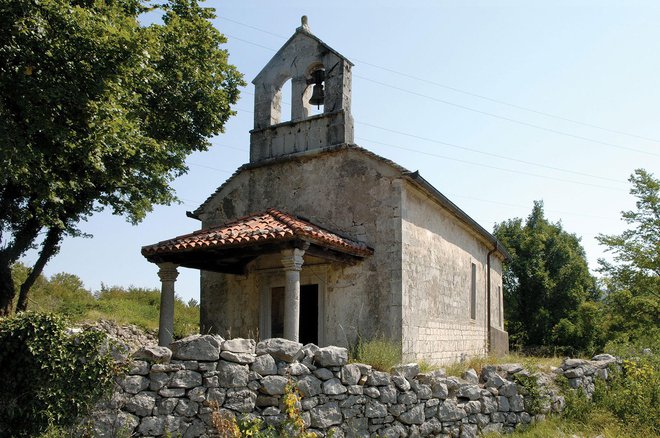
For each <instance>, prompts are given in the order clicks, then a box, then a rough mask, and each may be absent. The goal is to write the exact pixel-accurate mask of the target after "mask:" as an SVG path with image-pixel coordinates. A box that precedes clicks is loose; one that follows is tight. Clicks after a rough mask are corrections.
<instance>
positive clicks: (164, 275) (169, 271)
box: [158, 262, 179, 282]
mask: <svg viewBox="0 0 660 438" xmlns="http://www.w3.org/2000/svg"><path fill="white" fill-rule="evenodd" d="M178 267H179V265H177V264H176V263H170V262H166V263H159V264H158V277H159V278H160V281H161V282H164V281H176V278H177V277H178V276H179V271H178V270H177V268H178Z"/></svg>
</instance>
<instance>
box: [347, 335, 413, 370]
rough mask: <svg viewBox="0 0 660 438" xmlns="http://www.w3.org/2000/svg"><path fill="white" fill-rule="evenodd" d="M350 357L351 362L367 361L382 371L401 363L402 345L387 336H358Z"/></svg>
mask: <svg viewBox="0 0 660 438" xmlns="http://www.w3.org/2000/svg"><path fill="white" fill-rule="evenodd" d="M350 359H351V362H360V363H366V364H369V365H371V366H372V367H374V368H375V369H377V370H380V371H389V370H390V369H392V367H393V366H395V365H398V364H400V363H401V346H400V345H399V344H397V343H395V342H393V341H391V340H389V339H385V338H375V339H371V340H364V339H362V338H358V340H357V343H356V344H355V346H353V347H352V348H351V358H350Z"/></svg>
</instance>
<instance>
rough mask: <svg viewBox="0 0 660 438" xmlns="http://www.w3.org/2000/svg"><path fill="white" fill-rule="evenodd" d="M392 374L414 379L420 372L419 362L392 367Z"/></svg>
mask: <svg viewBox="0 0 660 438" xmlns="http://www.w3.org/2000/svg"><path fill="white" fill-rule="evenodd" d="M392 374H395V375H399V376H401V377H404V378H406V379H408V380H412V379H413V378H415V376H417V374H419V364H417V363H407V364H403V365H397V366H395V367H394V368H392Z"/></svg>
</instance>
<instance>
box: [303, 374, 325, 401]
mask: <svg viewBox="0 0 660 438" xmlns="http://www.w3.org/2000/svg"><path fill="white" fill-rule="evenodd" d="M298 390H299V391H300V393H301V394H302V396H303V397H314V396H315V395H318V394H320V393H321V380H319V379H318V378H316V377H315V376H313V375H311V374H308V375H306V376H305V377H303V378H301V379H299V380H298Z"/></svg>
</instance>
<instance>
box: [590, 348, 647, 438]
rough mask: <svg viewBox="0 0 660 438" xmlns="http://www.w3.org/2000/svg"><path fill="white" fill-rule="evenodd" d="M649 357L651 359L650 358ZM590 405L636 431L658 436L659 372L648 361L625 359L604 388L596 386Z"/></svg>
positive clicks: (612, 372) (642, 358)
mask: <svg viewBox="0 0 660 438" xmlns="http://www.w3.org/2000/svg"><path fill="white" fill-rule="evenodd" d="M651 356H652V355H651ZM593 401H594V403H595V404H596V405H597V406H600V407H603V408H605V409H607V410H609V411H610V412H612V413H613V414H614V415H616V416H617V417H618V418H619V419H620V420H621V421H623V422H624V423H626V424H628V425H630V426H631V427H635V428H636V429H638V430H649V431H650V432H652V433H654V434H660V368H659V367H658V363H657V361H655V363H654V360H653V359H652V358H651V357H644V356H641V357H639V358H636V359H625V360H624V361H623V365H622V367H621V369H620V370H616V369H615V370H612V371H611V379H610V381H609V384H608V385H604V384H601V385H598V386H597V388H596V391H595V393H594V398H593Z"/></svg>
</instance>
